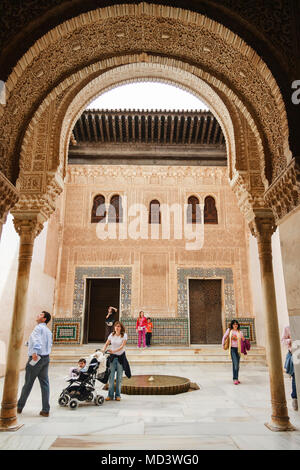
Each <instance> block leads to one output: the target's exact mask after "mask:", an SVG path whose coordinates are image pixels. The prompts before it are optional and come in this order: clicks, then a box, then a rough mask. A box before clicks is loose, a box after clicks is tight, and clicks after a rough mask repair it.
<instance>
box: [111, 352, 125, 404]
mask: <svg viewBox="0 0 300 470" xmlns="http://www.w3.org/2000/svg"><path fill="white" fill-rule="evenodd" d="M115 373H117V378H116V398H117V397H120V396H121V385H122V376H123V366H122V364H120V363H119V359H118V358H117V357H115V358H114V360H113V361H112V362H111V363H110V376H109V389H108V396H109V398H111V400H113V399H114V388H115V383H114V382H115Z"/></svg>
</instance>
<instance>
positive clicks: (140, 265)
mask: <svg viewBox="0 0 300 470" xmlns="http://www.w3.org/2000/svg"><path fill="white" fill-rule="evenodd" d="M97 194H102V195H104V197H105V198H106V200H109V198H110V197H111V196H112V195H113V194H120V195H121V196H123V197H124V196H126V197H127V203H128V208H130V207H131V206H132V204H134V203H141V204H144V205H145V206H146V207H148V206H149V203H150V201H151V200H153V199H158V200H159V202H160V203H161V204H163V203H166V204H169V205H171V204H174V203H178V204H181V205H182V207H183V206H184V204H187V199H188V197H190V196H191V195H195V196H197V197H198V198H199V200H200V204H201V203H203V202H204V198H205V197H206V196H208V195H211V196H213V197H214V198H215V201H216V207H217V210H218V224H216V225H214V224H212V225H209V224H205V225H204V244H203V247H202V248H201V249H198V250H196V251H194V250H190V251H189V250H187V249H186V240H185V239H175V237H174V233H173V232H172V229H171V236H170V239H169V240H167V239H166V240H165V239H161V236H159V238H158V239H150V238H149V239H139V240H133V239H131V238H128V239H124V240H118V239H116V240H109V239H108V240H100V239H99V238H98V237H97V233H96V227H97V224H92V223H91V209H92V204H93V198H94V197H95V196H96V195H97ZM63 199H64V201H65V202H64V207H63V208H61V211H62V218H63V220H64V223H63V228H62V237H61V247H60V249H61V262H60V266H58V273H59V274H58V276H59V278H58V279H57V285H58V286H59V288H58V289H57V292H56V305H55V312H56V317H58V318H83V317H84V315H83V313H84V291H85V282H84V281H85V278H87V277H89V278H91V277H92V278H93V277H99V278H101V277H118V278H121V280H122V284H121V285H122V289H123V290H122V292H121V302H120V304H121V305H120V315H121V318H124V319H130V318H133V317H136V316H137V313H138V311H139V310H144V311H145V312H147V314H149V315H151V317H154V318H169V319H176V318H186V319H188V317H189V312H188V309H187V308H186V305H187V301H188V292H187V290H186V287H183V286H185V284H186V280H187V279H188V278H195V277H196V278H199V279H205V278H206V279H209V278H219V279H223V288H222V289H223V294H222V295H223V306H222V316H223V326H224V327H225V320H226V319H229V318H233V317H235V316H237V317H247V318H249V317H250V318H253V315H252V300H251V294H250V289H249V280H248V278H249V268H248V259H247V258H248V236H249V231H248V229H247V225H246V223H245V221H244V218H243V216H242V214H241V212H240V210H239V208H238V204H237V201H236V199H235V196H234V194H233V192H232V190H231V188H230V186H229V183H228V179H227V170H226V168H212V167H197V168H195V167H180V166H178V167H164V166H156V167H154V166H138V167H136V166H130V167H128V166H124V167H116V166H97V165H93V166H92V167H91V166H78V165H70V166H69V169H68V174H67V179H66V184H65V189H64V195H63ZM57 228H58V223H57V221H55V218H54V219H53V221H52V225H51V224H50V225H49V233H50V234H51V231H55V230H57ZM123 291H124V294H126V295H123V294H122V293H123ZM154 292H155V295H153V293H154ZM182 293H184V295H183V297H182Z"/></svg>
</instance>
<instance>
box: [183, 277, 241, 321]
mask: <svg viewBox="0 0 300 470" xmlns="http://www.w3.org/2000/svg"><path fill="white" fill-rule="evenodd" d="M177 279H178V289H177V306H178V315H179V316H180V317H183V318H189V307H188V305H189V298H188V297H189V296H188V290H189V288H188V280H189V279H223V280H224V306H225V318H226V320H227V319H228V320H229V319H232V318H234V317H235V315H236V313H235V312H236V309H235V297H234V289H233V273H232V269H231V268H177Z"/></svg>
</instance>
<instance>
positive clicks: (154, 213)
mask: <svg viewBox="0 0 300 470" xmlns="http://www.w3.org/2000/svg"><path fill="white" fill-rule="evenodd" d="M160 223H161V217H160V203H159V201H158V200H157V199H153V201H151V202H150V208H149V224H160Z"/></svg>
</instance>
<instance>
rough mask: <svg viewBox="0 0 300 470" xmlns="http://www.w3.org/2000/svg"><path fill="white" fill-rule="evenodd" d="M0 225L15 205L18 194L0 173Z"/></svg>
mask: <svg viewBox="0 0 300 470" xmlns="http://www.w3.org/2000/svg"><path fill="white" fill-rule="evenodd" d="M0 195H1V197H0V223H4V222H5V219H6V215H7V213H8V212H9V211H10V209H11V208H12V207H13V206H14V205H15V204H16V202H17V201H18V199H19V194H18V191H17V189H16V188H15V187H14V185H13V184H12V183H11V182H10V181H9V180H8V179H7V178H6V177H5V176H4V175H3V173H1V171H0Z"/></svg>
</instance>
